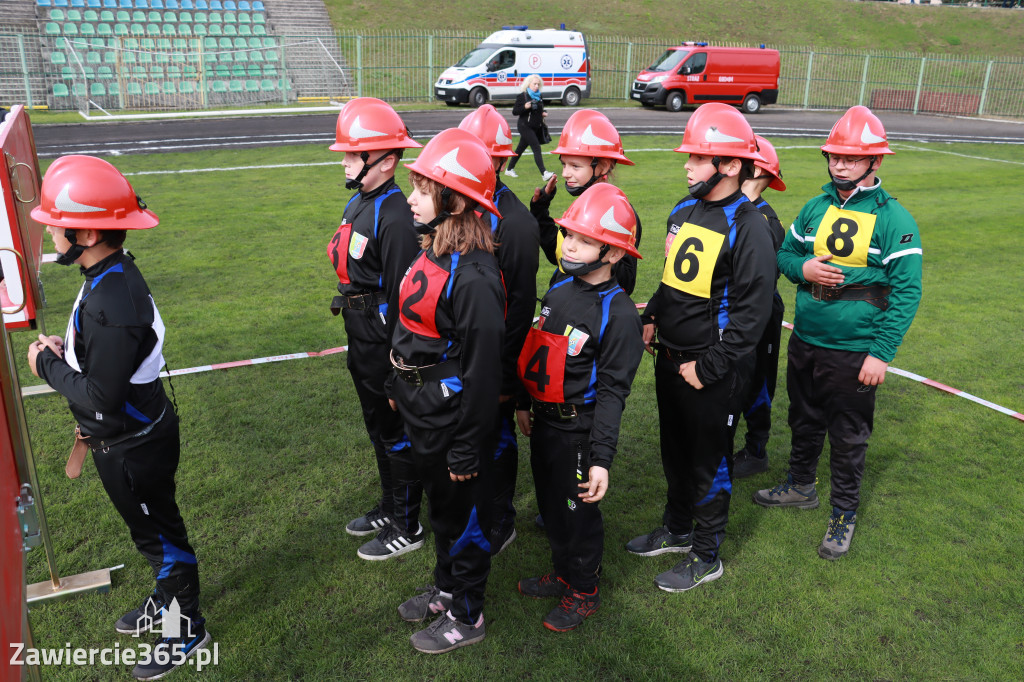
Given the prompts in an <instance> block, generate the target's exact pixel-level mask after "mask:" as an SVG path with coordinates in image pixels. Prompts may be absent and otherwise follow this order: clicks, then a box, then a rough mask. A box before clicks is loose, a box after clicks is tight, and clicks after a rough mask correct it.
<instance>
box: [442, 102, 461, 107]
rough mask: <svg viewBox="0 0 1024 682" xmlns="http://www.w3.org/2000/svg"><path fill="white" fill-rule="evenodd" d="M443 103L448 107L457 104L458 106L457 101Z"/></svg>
mask: <svg viewBox="0 0 1024 682" xmlns="http://www.w3.org/2000/svg"><path fill="white" fill-rule="evenodd" d="M445 104H447V105H448V106H450V107H457V106H459V103H458V102H445Z"/></svg>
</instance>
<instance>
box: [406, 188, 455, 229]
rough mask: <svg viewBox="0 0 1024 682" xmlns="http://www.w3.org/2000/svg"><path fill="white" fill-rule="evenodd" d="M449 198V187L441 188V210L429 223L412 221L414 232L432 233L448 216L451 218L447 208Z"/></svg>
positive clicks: (450, 192) (450, 197) (450, 194)
mask: <svg viewBox="0 0 1024 682" xmlns="http://www.w3.org/2000/svg"><path fill="white" fill-rule="evenodd" d="M451 199H452V191H451V190H450V189H449V188H447V187H445V188H444V189H442V190H441V210H440V211H439V212H438V214H437V215H436V216H434V219H433V220H431V221H430V222H429V223H421V222H419V221H413V224H412V226H413V228H414V229H415V230H416V232H417V233H418V234H422V235H428V234H433V233H434V230H435V229H437V226H438V225H440V224H441V223H443V222H444V221H445V220H447V219H448V218H451V217H452V214H451V212H450V211H449V210H448V208H449V205H450V204H451ZM467 210H468V209H467Z"/></svg>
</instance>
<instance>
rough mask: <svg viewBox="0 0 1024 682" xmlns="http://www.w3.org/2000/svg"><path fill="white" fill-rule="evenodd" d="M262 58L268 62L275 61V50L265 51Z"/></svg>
mask: <svg viewBox="0 0 1024 682" xmlns="http://www.w3.org/2000/svg"><path fill="white" fill-rule="evenodd" d="M263 56H264V57H266V58H267V61H268V62H276V61H277V50H267V51H266V52H264V53H263Z"/></svg>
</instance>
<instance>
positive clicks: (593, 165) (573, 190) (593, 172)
mask: <svg viewBox="0 0 1024 682" xmlns="http://www.w3.org/2000/svg"><path fill="white" fill-rule="evenodd" d="M598 161H599V159H598V158H597V157H596V156H595V157H592V158H591V160H590V180H587V184H585V185H580V186H578V187H570V186H569V181H568V180H566V181H565V191H566V192H568V193H569V196H573V197H578V196H579V195H581V194H583V193H584V192H586V191H587V190H588V189H589V188H590V186H591V185H593V184H594V183H595V182H597V162H598ZM563 269H564V268H563ZM566 272H568V270H566Z"/></svg>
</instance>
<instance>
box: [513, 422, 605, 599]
mask: <svg viewBox="0 0 1024 682" xmlns="http://www.w3.org/2000/svg"><path fill="white" fill-rule="evenodd" d="M530 450H531V454H530V464H531V466H532V469H533V481H534V485H535V486H536V488H537V505H538V506H539V507H540V513H541V516H543V517H544V529H545V531H547V534H548V541H549V542H550V543H551V563H552V565H553V566H554V573H555V575H557V576H558V577H559V578H561V579H562V580H564V581H566V582H567V583H569V584H570V585H572V586H573V587H574V588H576V589H577V590H578V591H580V592H591V591H592V590H593V588H595V587H596V586H597V582H598V578H599V576H600V572H601V558H602V556H603V553H604V518H603V517H602V516H601V509H600V507H599V505H600V503H599V502H594V503H587V502H582V501H581V500H580V498H579V493H580V491H581V488H579V487H578V484H579V483H583V482H585V481H588V480H590V475H589V472H590V429H589V428H587V429H585V430H584V429H581V430H575V431H565V430H562V429H559V428H555V427H554V426H552V424H551V423H550V422H548V421H547V420H546V419H545V418H544V417H542V416H540V415H536V416H535V417H534V425H533V435H532V436H531V438H530Z"/></svg>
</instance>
